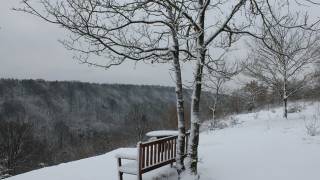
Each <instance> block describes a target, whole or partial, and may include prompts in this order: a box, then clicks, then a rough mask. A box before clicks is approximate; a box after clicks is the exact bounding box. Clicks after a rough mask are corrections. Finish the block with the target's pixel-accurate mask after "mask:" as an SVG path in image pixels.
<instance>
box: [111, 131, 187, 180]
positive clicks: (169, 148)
mask: <svg viewBox="0 0 320 180" xmlns="http://www.w3.org/2000/svg"><path fill="white" fill-rule="evenodd" d="M177 139H178V136H170V137H166V138H161V139H157V140H153V141H148V142H143V143H142V142H139V143H138V146H137V147H138V154H137V156H134V157H132V156H128V155H126V156H125V155H119V156H117V159H118V174H119V180H122V179H123V173H128V174H134V175H137V176H138V179H139V180H142V174H143V173H145V172H148V171H151V170H153V169H156V168H159V167H161V166H164V165H167V164H171V165H172V164H173V163H174V162H175V161H176V156H177ZM188 139H189V133H186V137H185V148H184V149H185V154H184V156H185V155H186V153H187V150H188ZM121 159H127V160H134V161H136V163H137V164H136V165H137V166H136V167H137V169H134V170H133V171H131V170H128V169H127V168H123V167H124V166H125V165H123V164H122V162H121Z"/></svg>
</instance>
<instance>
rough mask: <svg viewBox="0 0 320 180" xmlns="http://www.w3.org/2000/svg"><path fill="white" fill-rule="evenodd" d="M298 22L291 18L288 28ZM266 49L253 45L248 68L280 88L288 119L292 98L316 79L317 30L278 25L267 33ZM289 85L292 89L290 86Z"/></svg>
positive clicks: (262, 80)
mask: <svg viewBox="0 0 320 180" xmlns="http://www.w3.org/2000/svg"><path fill="white" fill-rule="evenodd" d="M295 23H296V22H295V20H293V19H292V18H290V19H287V21H286V23H285V24H286V26H294V25H295ZM266 35H267V36H266V38H265V43H267V45H268V46H270V47H272V48H268V47H266V45H265V44H263V43H261V42H260V41H256V42H255V43H254V45H252V48H251V49H252V53H251V54H250V55H249V58H250V59H251V60H252V62H251V64H250V65H249V66H248V67H247V74H248V75H250V76H252V77H254V78H256V79H258V80H259V81H261V82H263V83H265V84H267V85H268V86H270V87H274V88H277V87H278V85H279V84H281V89H279V90H280V92H281V94H282V101H283V117H284V118H287V117H288V108H287V106H288V105H287V104H288V99H289V97H290V96H292V95H293V94H294V93H296V92H297V91H298V90H299V89H301V88H302V87H303V86H304V85H306V83H308V82H309V81H310V80H311V79H312V78H313V76H314V73H313V69H312V64H313V63H314V62H316V61H317V60H318V59H319V57H320V52H319V45H320V44H319V43H320V41H319V40H320V39H319V35H318V34H317V32H316V31H309V30H305V29H300V28H298V29H297V28H285V27H282V26H277V27H275V28H272V29H270V30H268V31H266ZM289 82H295V83H291V84H292V85H294V86H292V87H288V86H289Z"/></svg>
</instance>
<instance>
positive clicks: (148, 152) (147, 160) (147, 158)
mask: <svg viewBox="0 0 320 180" xmlns="http://www.w3.org/2000/svg"><path fill="white" fill-rule="evenodd" d="M149 154H150V151H149V146H147V147H146V167H148V166H149Z"/></svg>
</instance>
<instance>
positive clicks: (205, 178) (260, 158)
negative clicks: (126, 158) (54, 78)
mask: <svg viewBox="0 0 320 180" xmlns="http://www.w3.org/2000/svg"><path fill="white" fill-rule="evenodd" d="M300 104H301V105H302V106H304V108H303V109H302V111H301V112H299V113H290V114H289V119H288V120H285V119H283V118H282V110H281V108H276V109H273V110H270V111H260V112H257V113H250V114H241V115H237V116H234V117H233V119H234V120H238V122H239V123H240V124H238V125H235V126H232V127H229V128H225V129H222V130H216V131H210V132H209V131H205V132H203V133H202V134H201V135H200V149H199V157H200V163H199V174H200V177H201V179H202V180H319V179H320V135H317V136H309V135H308V134H307V133H306V124H309V123H310V122H312V120H313V119H314V116H315V115H317V113H319V112H320V110H318V109H319V108H320V106H319V105H318V103H314V104H312V103H300ZM317 118H318V119H319V120H320V114H318V115H317ZM123 152H126V153H135V149H132V148H131V149H129V148H128V149H127V148H122V149H118V150H115V151H112V152H109V153H106V154H105V155H101V156H96V157H92V158H87V159H83V160H79V161H74V162H70V163H66V164H60V165H58V166H53V167H47V168H43V169H40V170H35V171H32V172H28V173H25V174H21V175H18V176H15V177H11V178H9V179H8V180H116V179H117V178H118V177H117V165H116V159H115V154H117V153H123ZM124 179H125V180H134V179H136V177H135V176H132V175H125V176H124ZM143 179H144V180H157V179H159V180H160V179H161V180H162V179H163V180H173V179H176V173H175V171H174V169H171V168H170V167H169V166H167V167H163V168H160V169H157V170H154V171H151V172H149V173H146V174H144V175H143Z"/></svg>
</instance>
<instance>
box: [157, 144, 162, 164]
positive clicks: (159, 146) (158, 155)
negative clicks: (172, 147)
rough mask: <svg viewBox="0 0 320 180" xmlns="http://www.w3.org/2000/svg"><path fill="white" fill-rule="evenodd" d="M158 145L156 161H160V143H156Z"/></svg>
mask: <svg viewBox="0 0 320 180" xmlns="http://www.w3.org/2000/svg"><path fill="white" fill-rule="evenodd" d="M157 145H158V160H157V163H159V162H160V156H161V151H162V150H161V143H159V144H157Z"/></svg>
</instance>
